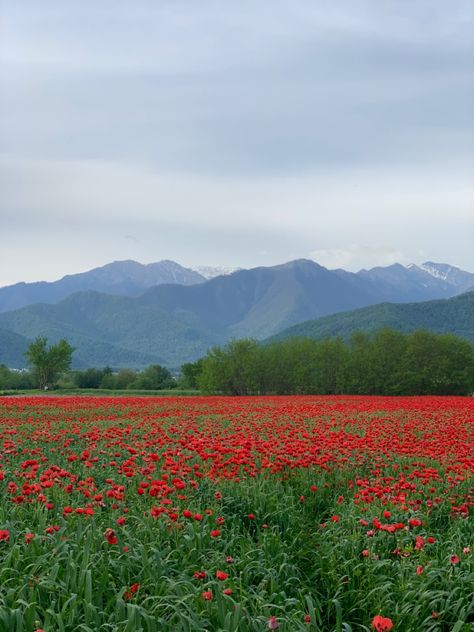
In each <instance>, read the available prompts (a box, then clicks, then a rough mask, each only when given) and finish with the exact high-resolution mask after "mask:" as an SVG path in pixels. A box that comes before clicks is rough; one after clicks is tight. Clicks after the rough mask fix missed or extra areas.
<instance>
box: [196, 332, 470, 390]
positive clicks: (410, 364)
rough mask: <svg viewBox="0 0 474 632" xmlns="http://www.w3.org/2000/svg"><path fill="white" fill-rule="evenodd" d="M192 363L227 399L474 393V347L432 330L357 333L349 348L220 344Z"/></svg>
mask: <svg viewBox="0 0 474 632" xmlns="http://www.w3.org/2000/svg"><path fill="white" fill-rule="evenodd" d="M191 366H194V375H195V376H197V377H196V381H197V384H198V385H199V387H200V388H201V389H202V390H204V391H205V392H208V393H225V394H229V395H248V394H279V395H289V394H305V393H320V394H327V395H331V394H338V393H348V394H355V395H370V394H374V395H377V394H378V395H430V394H431V395H466V394H469V393H472V392H474V346H473V345H472V344H471V343H469V342H468V341H466V340H462V339H461V338H457V337H456V336H453V335H449V334H446V335H437V334H433V333H431V332H427V331H415V332H413V333H410V334H402V333H400V332H397V331H395V330H392V329H389V328H384V329H381V330H379V331H377V332H376V333H375V334H373V335H372V336H369V335H368V334H366V333H364V332H355V333H354V334H353V335H352V336H351V338H350V340H349V341H348V342H346V343H345V342H343V340H342V339H341V338H333V339H330V338H328V339H324V340H311V339H306V338H291V339H288V340H283V341H275V342H272V343H269V344H267V345H259V344H258V343H257V342H256V341H253V340H237V341H231V342H230V343H228V344H227V345H226V346H224V347H214V348H213V349H212V350H211V351H210V352H209V353H208V355H207V356H206V357H205V358H204V359H202V360H200V361H199V364H198V363H196V364H195V365H191ZM190 370H191V369H190V368H188V369H187V371H190Z"/></svg>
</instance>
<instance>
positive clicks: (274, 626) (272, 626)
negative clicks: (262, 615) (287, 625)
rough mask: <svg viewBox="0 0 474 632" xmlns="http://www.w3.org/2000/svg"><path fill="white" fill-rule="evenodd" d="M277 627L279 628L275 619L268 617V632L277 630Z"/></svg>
mask: <svg viewBox="0 0 474 632" xmlns="http://www.w3.org/2000/svg"><path fill="white" fill-rule="evenodd" d="M279 627H280V624H279V623H278V621H277V618H276V617H270V618H269V619H268V629H269V630H278V628H279Z"/></svg>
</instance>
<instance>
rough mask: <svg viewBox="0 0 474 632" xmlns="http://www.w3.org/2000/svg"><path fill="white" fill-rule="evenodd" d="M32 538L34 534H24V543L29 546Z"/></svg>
mask: <svg viewBox="0 0 474 632" xmlns="http://www.w3.org/2000/svg"><path fill="white" fill-rule="evenodd" d="M34 537H35V534H34V533H26V534H25V542H26V544H29V543H30V542H31V540H33V538H34Z"/></svg>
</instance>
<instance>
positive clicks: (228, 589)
mask: <svg viewBox="0 0 474 632" xmlns="http://www.w3.org/2000/svg"><path fill="white" fill-rule="evenodd" d="M222 594H223V595H231V594H232V588H226V589H225V590H223V591H222Z"/></svg>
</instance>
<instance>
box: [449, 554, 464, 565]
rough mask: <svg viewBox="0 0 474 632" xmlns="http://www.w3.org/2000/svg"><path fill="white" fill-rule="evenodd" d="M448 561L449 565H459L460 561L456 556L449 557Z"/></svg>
mask: <svg viewBox="0 0 474 632" xmlns="http://www.w3.org/2000/svg"><path fill="white" fill-rule="evenodd" d="M449 561H450V562H451V564H459V562H460V561H461V560H460V559H459V557H458V556H457V555H451V557H450V558H449Z"/></svg>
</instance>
